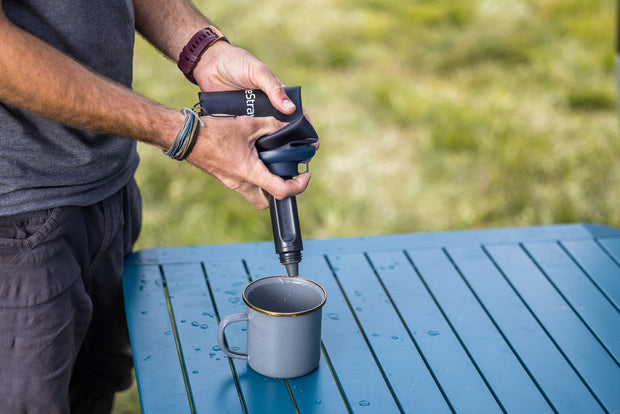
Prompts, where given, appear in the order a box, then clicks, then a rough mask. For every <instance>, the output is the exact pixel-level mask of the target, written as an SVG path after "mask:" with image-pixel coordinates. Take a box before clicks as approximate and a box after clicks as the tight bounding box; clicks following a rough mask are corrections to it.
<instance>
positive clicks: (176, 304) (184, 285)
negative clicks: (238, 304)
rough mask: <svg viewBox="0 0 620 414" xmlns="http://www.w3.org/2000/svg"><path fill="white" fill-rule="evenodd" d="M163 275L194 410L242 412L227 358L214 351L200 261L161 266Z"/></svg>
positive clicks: (213, 332)
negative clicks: (214, 409)
mask: <svg viewBox="0 0 620 414" xmlns="http://www.w3.org/2000/svg"><path fill="white" fill-rule="evenodd" d="M163 274H164V277H165V280H166V285H167V287H168V294H169V298H170V305H171V308H172V312H173V314H174V319H175V325H176V329H177V332H178V336H179V345H180V349H181V352H182V355H183V361H184V364H185V371H186V375H187V379H188V384H189V388H190V393H191V398H192V401H193V404H194V408H195V410H196V412H198V413H205V412H208V411H209V407H211V406H213V405H215V406H218V407H228V408H227V410H226V411H224V410H222V412H234V413H242V412H243V408H242V405H241V403H240V401H239V396H238V393H237V388H236V386H235V382H234V379H233V377H232V375H231V367H230V364H229V363H228V359H227V358H223V357H222V355H221V353H220V352H217V351H219V346H218V344H217V336H216V332H217V319H216V317H215V308H214V307H213V303H212V302H211V296H210V294H209V290H208V288H207V282H206V280H205V278H204V272H203V270H202V267H201V265H200V263H188V264H171V265H164V266H163Z"/></svg>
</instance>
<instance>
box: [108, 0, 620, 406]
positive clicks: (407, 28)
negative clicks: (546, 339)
mask: <svg viewBox="0 0 620 414" xmlns="http://www.w3.org/2000/svg"><path fill="white" fill-rule="evenodd" d="M196 5H197V6H198V8H199V9H201V10H202V11H203V12H204V13H205V14H206V15H207V16H209V17H210V18H211V20H212V21H213V22H214V23H215V24H216V25H217V26H218V27H219V28H220V30H221V31H222V32H224V33H225V34H226V36H227V37H228V38H229V39H230V41H231V42H232V43H233V44H235V45H237V46H240V47H243V48H245V49H247V50H249V51H250V52H251V53H253V54H254V55H255V56H257V57H258V58H259V59H261V60H262V61H263V62H265V63H266V64H267V65H268V66H269V67H270V68H271V69H272V70H273V71H274V72H275V73H276V75H277V76H278V77H279V78H280V79H281V80H282V81H283V82H284V83H285V84H286V85H290V86H292V85H302V98H303V103H304V107H305V109H306V110H307V111H308V113H309V114H310V116H311V118H312V121H313V123H314V126H315V128H316V130H317V132H318V133H319V136H320V139H321V148H320V150H319V152H318V153H317V155H316V156H315V157H314V159H313V160H312V162H311V163H310V172H311V174H312V180H311V182H310V186H309V187H308V190H307V191H306V192H305V193H304V194H302V195H300V196H298V205H299V213H300V220H301V227H302V234H303V236H304V238H305V239H310V238H323V237H342V236H359V235H374V234H385V233H405V232H427V231H444V230H460V229H475V228H490V227H506V226H529V225H542V224H557V223H572V222H592V223H600V224H606V225H609V226H613V227H619V228H620V162H618V161H617V157H618V156H619V155H620V139H619V128H618V115H617V103H616V102H617V99H616V85H615V71H616V68H615V64H616V63H615V59H616V58H615V48H616V35H615V33H616V13H617V11H616V3H615V2H614V1H613V0H597V1H582V0H459V1H458V2H455V1H452V0H405V1H403V0H313V1H299V0H265V1H261V2H255V1H249V0H227V1H225V2H212V1H210V2H207V1H202V0H200V1H196ZM134 72H135V79H134V88H135V89H136V90H137V91H139V92H140V93H142V94H144V95H146V96H147V97H149V98H152V99H154V100H157V101H160V102H163V103H164V104H166V105H168V106H170V107H173V108H179V109H180V108H181V107H184V106H192V105H194V104H195V103H196V102H197V101H198V97H197V93H198V89H197V87H196V86H194V85H192V84H190V83H189V82H187V81H186V80H185V78H184V77H183V75H182V74H181V73H180V72H179V71H178V69H177V68H176V65H175V64H174V63H173V62H171V61H169V60H168V59H166V58H164V57H163V56H162V55H161V54H159V53H158V52H156V51H155V50H154V49H153V48H151V47H150V46H149V45H148V44H147V43H146V42H145V41H144V40H143V39H141V38H139V39H138V40H137V42H136V59H135V67H134ZM139 150H140V154H141V157H142V162H141V166H140V168H139V170H138V173H137V180H138V183H139V184H140V186H141V189H142V195H143V201H144V227H143V231H142V234H141V237H140V240H139V242H138V246H137V248H138V249H144V248H150V247H161V246H180V245H197V244H220V243H238V242H248V241H261V240H271V237H272V236H271V226H270V219H269V213H268V211H258V210H255V209H254V208H253V207H252V206H251V205H250V204H249V203H248V202H246V201H245V199H244V198H242V197H241V196H240V195H237V194H236V193H233V192H231V191H229V190H227V189H225V188H224V187H222V186H220V185H219V184H217V183H216V182H215V181H214V180H213V179H211V178H210V177H209V176H208V175H206V174H204V173H202V172H200V171H198V170H197V169H196V168H194V167H192V166H191V165H189V164H188V163H178V162H175V161H171V160H169V159H168V158H167V157H165V156H164V155H163V154H162V153H161V151H159V150H157V149H155V148H151V147H148V146H146V145H140V147H139ZM274 260H277V259H276V256H275V253H274ZM137 398H138V397H137V392H136V390H135V387H134V388H132V389H130V390H129V391H128V392H125V393H123V394H121V395H120V396H119V398H118V401H117V404H116V408H115V413H116V414H120V413H138V412H140V409H139V403H138V401H137Z"/></svg>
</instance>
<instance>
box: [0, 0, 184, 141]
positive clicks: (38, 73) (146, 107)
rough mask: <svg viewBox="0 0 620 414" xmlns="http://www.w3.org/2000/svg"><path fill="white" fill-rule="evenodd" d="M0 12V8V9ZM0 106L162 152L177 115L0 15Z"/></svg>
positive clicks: (179, 120)
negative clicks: (142, 143) (145, 144)
mask: <svg viewBox="0 0 620 414" xmlns="http://www.w3.org/2000/svg"><path fill="white" fill-rule="evenodd" d="M0 7H1V4H0ZM0 39H2V42H0V100H2V101H3V102H6V103H9V104H11V105H13V106H16V107H19V108H21V109H25V110H27V111H30V112H33V113H36V114H38V115H40V116H43V117H46V118H49V119H52V120H55V121H58V122H61V123H63V124H65V125H68V126H71V127H75V128H83V129H88V130H94V131H100V132H105V133H112V134H118V135H122V136H127V137H131V138H134V139H139V140H142V141H146V142H150V143H152V144H154V145H157V146H158V147H160V148H165V147H167V146H168V145H169V144H170V142H171V141H172V139H173V138H174V135H175V134H176V130H178V128H179V126H180V125H181V124H182V122H183V117H182V115H181V114H180V113H179V112H177V111H174V110H172V109H168V108H166V107H164V106H162V105H159V104H157V103H155V102H153V101H151V100H148V99H146V98H144V97H142V96H140V95H139V94H137V93H135V92H133V91H131V90H130V89H128V88H126V87H124V86H123V85H120V84H118V83H116V82H114V81H112V80H109V79H107V78H105V77H103V76H100V75H98V74H96V73H94V72H92V71H91V70H89V69H88V68H86V67H84V66H83V65H81V64H80V63H78V62H77V61H75V60H74V59H72V58H71V57H69V56H66V55H64V54H63V53H62V52H60V51H58V50H57V49H55V48H53V47H51V46H49V45H48V44H46V43H45V42H43V41H41V40H39V39H38V38H36V37H35V36H33V35H31V34H30V33H27V32H25V31H24V30H22V29H20V28H18V27H16V26H15V25H13V24H12V23H11V22H10V21H9V20H8V19H7V18H6V17H5V16H4V14H2V13H1V10H0Z"/></svg>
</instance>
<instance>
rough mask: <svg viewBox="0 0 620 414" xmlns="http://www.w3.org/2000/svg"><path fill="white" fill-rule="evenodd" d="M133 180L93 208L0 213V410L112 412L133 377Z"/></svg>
mask: <svg viewBox="0 0 620 414" xmlns="http://www.w3.org/2000/svg"><path fill="white" fill-rule="evenodd" d="M140 224H141V201H140V193H139V190H138V188H137V186H136V184H135V182H134V181H133V180H132V181H131V182H130V183H129V184H128V185H127V186H125V187H124V188H123V189H122V190H121V191H119V192H118V193H117V194H115V195H113V196H112V197H110V198H108V199H106V200H104V201H102V202H100V203H97V204H95V205H92V206H89V207H74V206H69V207H60V208H55V209H51V210H45V211H38V212H33V213H29V214H21V215H16V216H11V217H0V413H29V414H35V413H46V414H53V413H68V412H73V413H76V412H85V413H98V412H109V411H110V409H111V405H112V399H113V395H114V392H115V391H120V390H122V389H125V388H127V387H128V386H129V385H130V384H131V368H132V359H131V348H130V346H129V340H128V333H127V325H126V320H125V314H124V307H123V297H122V290H121V274H122V269H123V259H124V257H125V256H126V255H128V254H129V253H130V252H131V249H132V247H133V243H134V242H135V240H136V238H137V236H138V233H139V230H140Z"/></svg>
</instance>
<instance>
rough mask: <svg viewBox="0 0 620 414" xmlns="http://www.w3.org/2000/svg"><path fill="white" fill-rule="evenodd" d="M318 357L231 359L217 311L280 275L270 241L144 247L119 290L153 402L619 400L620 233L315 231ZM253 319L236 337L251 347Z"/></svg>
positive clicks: (239, 303)
mask: <svg viewBox="0 0 620 414" xmlns="http://www.w3.org/2000/svg"><path fill="white" fill-rule="evenodd" d="M304 245H305V249H304V251H303V260H302V262H301V265H300V274H301V275H302V276H304V277H306V278H309V279H313V280H315V281H317V282H318V283H320V284H321V285H322V286H323V287H324V288H325V290H326V291H327V303H326V305H325V306H324V308H323V328H322V346H321V348H322V354H321V361H320V365H319V368H318V369H317V370H316V371H314V372H313V373H311V374H309V375H307V376H304V377H301V378H296V379H289V380H279V379H272V378H267V377H264V376H262V375H260V374H257V373H255V372H254V371H252V369H251V368H249V367H248V366H247V363H246V361H242V360H236V359H234V360H233V359H229V358H227V357H226V356H225V355H224V354H223V353H222V351H221V349H220V348H219V346H218V344H217V338H216V331H217V324H218V321H219V320H220V318H222V317H224V316H225V315H228V314H231V313H238V312H243V311H244V310H245V304H244V302H243V300H241V294H242V291H243V288H244V286H245V285H246V284H247V283H248V282H249V281H250V280H254V279H257V278H260V277H264V276H271V275H280V274H283V267H282V266H281V265H280V264H279V262H278V260H277V257H276V255H275V253H274V248H273V243H271V242H260V243H243V244H230V245H206V246H195V247H173V248H157V249H148V250H143V251H139V252H136V253H134V254H132V255H131V256H130V257H129V258H128V259H127V261H126V267H125V272H124V276H123V289H124V294H125V304H126V311H127V320H128V323H129V329H130V336H131V343H132V348H133V355H134V362H135V369H136V378H137V383H138V390H139V394H140V403H141V406H142V410H143V412H144V413H145V414H151V413H218V414H219V413H278V414H281V413H296V412H299V413H330V414H331V413H347V412H355V413H357V412H360V413H363V412H369V413H399V412H405V413H411V412H416V413H450V412H455V413H500V412H508V413H547V412H548V413H553V412H558V413H620V231H618V230H617V229H614V228H610V227H606V226H601V225H592V224H570V225H554V226H540V227H523V228H504V229H487V230H468V231H456V232H437V233H420V234H399V235H385V236H370V237H359V238H335V239H324V240H306V241H305V242H304ZM244 330H245V327H244V324H243V323H238V324H234V325H232V326H230V327H229V328H228V329H227V331H226V333H227V336H226V339H227V343H228V344H229V346H232V347H235V349H236V348H239V350H241V351H243V350H245V332H244Z"/></svg>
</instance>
